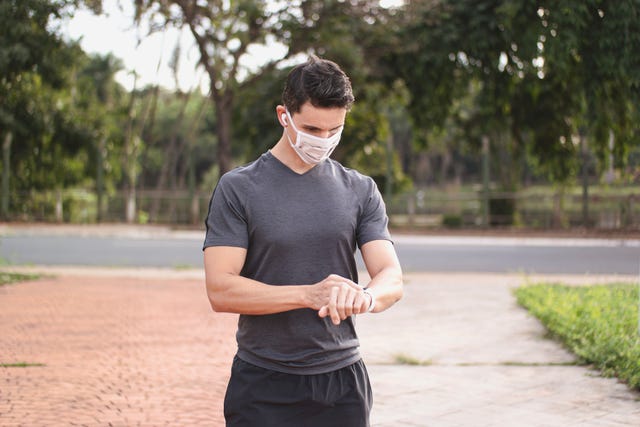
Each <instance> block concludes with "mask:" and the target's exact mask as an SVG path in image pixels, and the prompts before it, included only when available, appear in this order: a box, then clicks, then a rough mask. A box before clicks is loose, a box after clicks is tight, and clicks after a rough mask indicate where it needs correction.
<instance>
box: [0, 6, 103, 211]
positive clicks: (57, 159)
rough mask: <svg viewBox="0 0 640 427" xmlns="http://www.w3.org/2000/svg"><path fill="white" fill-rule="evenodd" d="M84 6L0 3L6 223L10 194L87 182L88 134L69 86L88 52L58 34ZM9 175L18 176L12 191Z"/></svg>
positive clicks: (0, 102)
mask: <svg viewBox="0 0 640 427" xmlns="http://www.w3.org/2000/svg"><path fill="white" fill-rule="evenodd" d="M80 3H81V2H79V1H53V0H49V1H47V0H24V1H3V2H1V3H0V76H1V78H0V139H1V140H2V141H3V156H4V158H5V161H4V162H3V175H2V176H3V183H2V215H3V217H5V218H7V217H8V215H9V199H10V196H11V194H13V195H14V196H16V194H17V192H21V191H29V190H32V189H41V188H49V189H51V188H58V189H59V188H62V187H63V186H64V185H68V184H69V183H75V182H78V181H79V180H81V179H82V176H83V170H84V166H83V165H84V164H86V162H84V161H83V160H82V158H81V157H82V154H80V153H81V152H82V142H83V138H84V130H83V129H82V125H81V124H79V123H76V121H75V120H73V119H72V117H71V115H70V112H71V110H73V106H72V105H71V104H72V101H73V99H72V98H73V96H74V93H72V92H70V91H68V90H65V88H68V87H69V86H68V85H69V81H70V79H71V78H72V74H73V71H74V68H73V67H74V64H76V60H77V59H78V58H80V57H82V56H83V53H82V51H81V50H80V48H79V47H78V46H77V45H74V44H70V45H68V44H66V43H65V42H64V41H62V40H61V39H60V37H59V36H58V34H57V33H56V31H55V30H56V23H57V22H58V20H59V19H60V18H62V17H63V16H65V15H66V14H68V13H70V11H71V10H72V6H77V5H78V4H80ZM82 3H84V4H87V5H89V6H90V7H92V8H93V9H94V10H99V8H100V4H99V2H97V1H92V2H82ZM16 141H17V142H19V143H17V144H16V143H14V142H16ZM9 157H10V159H11V160H10V161H9ZM10 168H13V170H11V171H10ZM9 177H11V178H12V179H13V182H12V185H11V186H10V185H9Z"/></svg>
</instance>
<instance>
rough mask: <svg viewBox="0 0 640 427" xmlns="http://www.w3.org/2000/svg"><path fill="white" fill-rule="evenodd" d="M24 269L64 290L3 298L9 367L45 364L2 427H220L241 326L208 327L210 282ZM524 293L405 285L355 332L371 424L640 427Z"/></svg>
mask: <svg viewBox="0 0 640 427" xmlns="http://www.w3.org/2000/svg"><path fill="white" fill-rule="evenodd" d="M13 269H16V270H21V271H34V270H40V271H45V272H48V273H50V274H52V273H55V274H56V275H57V277H56V278H46V279H42V280H39V281H34V282H27V283H21V284H15V285H7V286H2V287H0V363H3V364H13V363H21V362H26V363H28V364H32V365H37V366H28V367H1V368H0V425H2V426H7V427H8V426H19V425H25V426H58V425H60V426H62V425H90V426H106V425H114V426H137V425H139V426H160V425H168V426H221V425H223V421H222V415H221V408H222V398H223V395H224V389H225V386H226V381H227V378H228V377H227V375H228V370H229V366H230V362H231V358H232V355H233V353H234V338H233V333H234V330H235V321H236V317H235V316H234V315H225V314H216V313H213V312H211V310H210V308H209V306H208V303H207V300H206V294H205V291H204V284H203V277H202V272H201V271H199V270H188V271H175V270H158V269H124V270H121V269H92V268H84V269H75V268H65V267H57V268H56V267H14V268H13ZM541 278H542V277H532V278H530V279H532V280H538V279H541ZM546 279H551V280H561V281H563V282H568V283H576V284H581V283H586V282H589V283H592V282H606V281H612V280H614V281H619V280H625V281H633V280H635V278H634V277H631V276H608V277H605V276H552V277H546ZM525 280H526V278H525V277H524V276H521V275H496V274H441V273H428V274H408V275H407V277H406V287H405V297H404V298H403V300H402V301H401V302H400V303H398V305H397V306H395V307H394V308H392V309H391V310H389V311H387V312H384V313H380V314H376V315H364V316H361V317H360V318H358V319H357V327H358V330H359V333H360V337H361V343H362V352H363V356H364V358H365V360H366V362H367V366H368V369H369V372H370V375H371V379H372V383H373V387H374V399H375V403H374V410H373V414H372V425H373V426H375V427H396V426H398V427H400V426H438V427H447V426H461V427H462V426H468V427H482V426H495V427H498V426H500V427H505V426H518V427H519V426H525V427H526V426H540V427H542V426H545V427H547V426H551V427H553V426H557V427H561V426H562V427H564V426H587V427H591V426H593V427H595V426H611V427H619V426H637V425H638V420H640V395H639V394H638V393H635V392H631V391H630V390H628V388H627V387H626V386H625V385H624V384H620V383H618V382H617V381H616V380H615V379H605V378H601V377H600V376H599V375H598V373H597V372H594V371H592V370H590V369H589V368H588V367H582V366H574V365H573V356H572V355H571V354H569V353H567V352H566V351H564V350H563V349H562V347H561V346H560V345H558V344H557V343H555V342H553V341H550V340H548V339H546V338H545V337H544V333H545V332H544V328H542V326H541V325H540V324H539V323H538V321H537V320H535V319H534V318H532V317H531V316H529V315H528V314H527V312H526V311H525V310H524V309H521V308H520V307H518V306H517V304H516V302H515V298H514V297H513V295H512V294H511V289H512V288H513V287H515V286H517V285H520V284H522V283H523V282H524V281H525ZM400 359H402V360H404V361H405V362H406V361H413V362H416V363H418V365H408V364H406V363H400V362H401V360H400ZM40 364H41V366H40Z"/></svg>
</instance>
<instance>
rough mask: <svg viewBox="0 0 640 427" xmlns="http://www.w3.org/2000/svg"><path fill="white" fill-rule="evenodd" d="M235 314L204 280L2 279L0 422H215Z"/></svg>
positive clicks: (218, 417)
mask: <svg viewBox="0 0 640 427" xmlns="http://www.w3.org/2000/svg"><path fill="white" fill-rule="evenodd" d="M235 322H236V317H235V316H233V315H223V314H214V313H212V312H211V310H210V308H209V306H208V303H207V301H206V296H205V291H204V286H203V282H202V280H193V279H191V280H180V279H175V278H172V279H163V278H161V277H147V278H142V279H136V278H126V277H114V276H98V277H82V276H62V277H60V278H56V279H43V280H39V281H35V282H27V283H21V284H16V285H8V286H2V287H0V363H3V364H10V363H22V362H26V363H29V364H42V365H44V366H32V367H25V368H20V367H0V425H2V426H3V427H10V426H29V427H34V426H63V425H64V426H69V425H86V426H164V425H167V426H204V425H206V426H221V425H223V424H224V423H223V420H222V416H221V407H222V406H221V405H222V397H223V394H224V389H225V387H226V381H227V378H228V370H229V364H230V361H231V358H232V355H233V352H234V339H233V330H234V328H235Z"/></svg>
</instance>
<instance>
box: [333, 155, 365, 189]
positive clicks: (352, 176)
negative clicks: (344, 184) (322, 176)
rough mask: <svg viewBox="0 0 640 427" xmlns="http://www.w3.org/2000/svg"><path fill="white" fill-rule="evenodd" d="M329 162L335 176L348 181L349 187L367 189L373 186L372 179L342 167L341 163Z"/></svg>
mask: <svg viewBox="0 0 640 427" xmlns="http://www.w3.org/2000/svg"><path fill="white" fill-rule="evenodd" d="M329 162H330V164H331V167H332V168H333V170H334V171H335V173H336V175H338V176H340V177H341V178H342V179H344V180H345V181H348V182H349V184H351V185H362V186H365V187H368V186H370V185H372V184H374V181H373V178H371V177H370V176H368V175H365V174H363V173H362V172H360V171H358V170H356V169H353V168H349V167H347V166H344V165H343V164H342V163H340V162H338V161H336V160H333V159H329Z"/></svg>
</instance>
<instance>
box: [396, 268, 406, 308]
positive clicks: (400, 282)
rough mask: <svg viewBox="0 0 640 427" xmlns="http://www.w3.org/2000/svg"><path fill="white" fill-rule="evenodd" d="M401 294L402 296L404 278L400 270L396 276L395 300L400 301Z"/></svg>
mask: <svg viewBox="0 0 640 427" xmlns="http://www.w3.org/2000/svg"><path fill="white" fill-rule="evenodd" d="M403 296H404V279H403V278H402V271H399V272H398V275H397V278H396V293H395V297H396V298H395V302H398V301H400V300H401V299H402V297H403Z"/></svg>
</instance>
